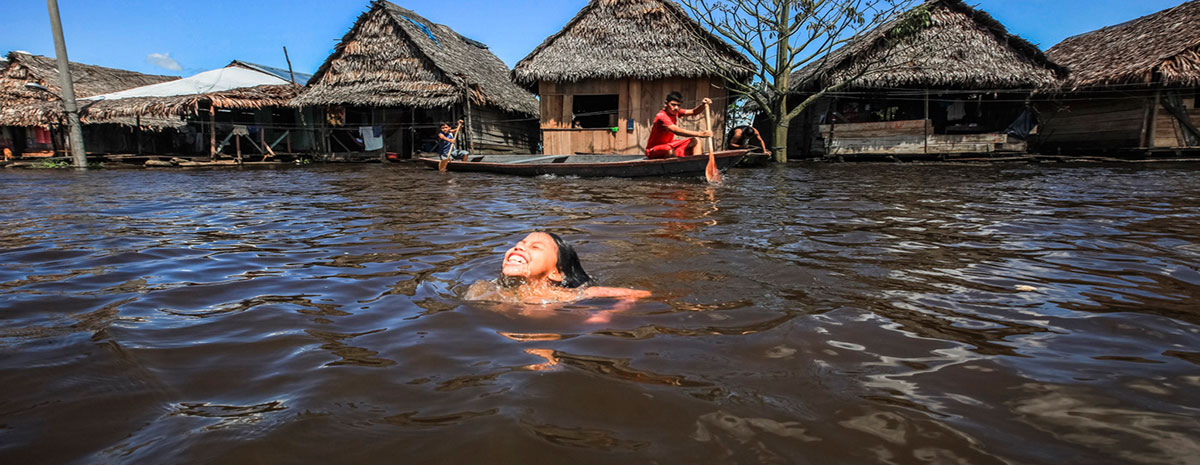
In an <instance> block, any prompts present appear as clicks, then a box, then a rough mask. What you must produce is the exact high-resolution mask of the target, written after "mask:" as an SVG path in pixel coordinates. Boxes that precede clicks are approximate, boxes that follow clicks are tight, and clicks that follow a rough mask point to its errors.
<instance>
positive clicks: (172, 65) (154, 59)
mask: <svg viewBox="0 0 1200 465" xmlns="http://www.w3.org/2000/svg"><path fill="white" fill-rule="evenodd" d="M146 63H150V64H152V65H154V66H157V67H159V68H163V69H169V70H171V71H182V70H183V67H182V66H179V62H178V61H175V59H174V58H171V54H170V53H151V54H149V55H146Z"/></svg>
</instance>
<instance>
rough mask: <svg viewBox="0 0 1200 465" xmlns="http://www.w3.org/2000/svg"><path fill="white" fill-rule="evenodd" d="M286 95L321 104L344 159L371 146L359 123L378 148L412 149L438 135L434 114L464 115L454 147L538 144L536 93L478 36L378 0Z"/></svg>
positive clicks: (329, 140)
mask: <svg viewBox="0 0 1200 465" xmlns="http://www.w3.org/2000/svg"><path fill="white" fill-rule="evenodd" d="M291 105H292V106H297V107H320V108H317V109H320V110H324V111H325V115H326V118H325V120H326V121H327V122H328V123H329V124H328V125H327V126H324V127H323V128H322V133H323V137H322V141H323V142H324V144H325V145H326V148H327V151H328V152H330V153H332V152H335V151H338V152H339V153H346V154H348V155H347V156H346V157H342V158H346V159H349V158H352V157H354V156H358V154H361V153H371V152H377V151H378V150H376V149H368V148H367V144H365V143H364V140H365V139H366V137H359V134H360V132H358V131H363V129H362V128H370V129H372V133H374V134H376V135H375V136H374V137H380V134H381V136H382V138H383V149H381V150H382V151H384V152H395V153H397V154H398V156H412V155H414V154H416V153H417V152H420V151H422V149H426V150H427V149H428V147H427V146H428V145H431V144H433V143H434V142H435V141H436V140H437V139H436V134H437V129H436V124H435V123H436V122H440V121H454V120H457V119H463V120H465V122H466V127H465V128H464V130H463V134H462V135H463V136H464V137H461V138H459V140H458V141H457V144H458V145H457V146H458V147H460V148H466V149H468V150H470V151H472V152H475V153H494V152H524V153H529V152H530V151H532V150H534V148H535V147H536V146H537V129H536V126H534V123H533V119H532V117H533V116H535V115H536V114H537V110H538V107H537V99H536V97H534V96H533V94H530V93H529V92H528V91H526V90H525V89H522V88H521V87H520V86H518V85H516V84H514V83H513V82H512V80H511V78H510V76H509V69H508V67H507V66H505V65H504V63H503V62H502V61H500V59H499V58H496V56H495V55H493V54H492V53H491V52H490V51H489V50H488V48H487V46H486V45H484V44H482V43H480V42H477V41H474V40H471V39H468V38H466V37H463V36H462V35H460V34H458V33H457V32H455V31H454V30H452V29H450V28H449V27H447V26H444V25H441V24H435V23H433V22H430V21H429V20H427V19H425V18H423V17H421V16H420V15H418V14H416V13H415V12H413V11H411V10H408V9H405V8H401V7H399V6H396V5H395V4H392V3H390V2H387V1H384V0H375V1H373V2H372V3H371V8H370V9H369V10H368V11H367V12H365V13H363V14H362V15H361V16H359V17H358V20H357V21H355V23H354V26H352V27H351V28H350V30H349V31H348V32H347V33H346V35H345V36H343V37H342V40H341V41H340V42H339V43H338V44H337V46H336V47H335V49H334V52H333V53H332V54H331V55H330V56H329V57H328V58H326V59H325V62H324V63H323V64H322V65H321V67H320V68H319V69H318V70H317V72H316V74H314V75H313V77H312V79H310V80H309V83H308V86H307V87H306V88H305V89H304V90H303V91H302V92H301V93H300V96H299V97H296V98H295V99H293V100H292V102H291ZM374 146H375V145H374V144H372V147H374ZM339 157H341V156H339ZM335 158H338V157H335Z"/></svg>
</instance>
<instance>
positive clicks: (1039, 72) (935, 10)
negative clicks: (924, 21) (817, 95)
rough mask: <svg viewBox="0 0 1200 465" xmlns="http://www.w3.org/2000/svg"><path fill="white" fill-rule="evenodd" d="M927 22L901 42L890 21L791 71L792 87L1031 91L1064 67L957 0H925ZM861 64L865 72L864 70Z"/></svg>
mask: <svg viewBox="0 0 1200 465" xmlns="http://www.w3.org/2000/svg"><path fill="white" fill-rule="evenodd" d="M917 8H921V9H925V10H927V11H928V12H929V14H930V19H931V24H929V26H928V27H926V28H924V29H922V30H920V31H919V32H916V33H914V34H910V35H908V36H906V37H904V38H902V39H899V40H892V39H891V37H892V34H893V31H894V30H895V29H896V27H897V26H899V25H900V24H901V21H902V17H897V18H896V19H893V20H890V21H888V22H886V23H885V24H883V25H881V26H880V27H878V28H876V29H874V30H872V31H869V32H867V33H865V34H863V35H862V36H860V37H859V38H857V39H856V40H854V41H852V42H851V43H849V44H846V45H845V46H843V47H841V48H839V49H837V50H835V51H833V52H832V53H830V54H829V55H828V56H827V57H825V58H822V59H819V60H817V61H814V62H812V63H810V64H809V65H808V66H805V67H804V68H802V69H800V70H799V71H797V72H795V73H794V74H792V76H791V80H790V86H791V88H792V90H793V91H794V92H795V91H806V90H815V89H820V88H825V87H829V86H832V85H835V84H843V83H846V81H847V80H850V79H853V81H852V82H850V83H849V84H846V87H847V88H857V89H863V88H880V89H889V88H898V87H906V88H926V89H929V88H956V89H1034V88H1039V87H1044V86H1047V85H1051V84H1053V83H1055V82H1056V81H1057V80H1058V79H1059V78H1060V77H1061V76H1063V75H1065V74H1066V69H1065V68H1063V67H1062V66H1059V65H1058V64H1055V63H1054V62H1052V61H1051V60H1050V59H1048V58H1047V57H1046V55H1045V54H1043V53H1042V51H1041V50H1039V49H1038V48H1037V46H1035V45H1033V44H1031V43H1029V42H1028V41H1026V40H1025V39H1022V38H1020V37H1018V36H1016V35H1013V34H1010V33H1009V32H1008V31H1007V30H1006V29H1005V28H1004V25H1002V24H1001V23H1000V22H999V21H996V19H994V18H992V16H991V15H989V14H987V13H986V12H983V11H980V10H977V9H975V8H972V7H970V6H968V5H967V4H966V3H964V2H962V1H961V0H928V1H926V2H924V3H923V4H921V5H920V6H918V7H917ZM864 70H867V71H864Z"/></svg>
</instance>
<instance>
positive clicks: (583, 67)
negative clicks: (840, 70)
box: [513, 0, 754, 88]
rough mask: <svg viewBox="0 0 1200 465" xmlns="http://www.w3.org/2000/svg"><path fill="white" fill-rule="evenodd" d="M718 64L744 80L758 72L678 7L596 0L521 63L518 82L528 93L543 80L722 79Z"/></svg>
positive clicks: (663, 0) (647, 0)
mask: <svg viewBox="0 0 1200 465" xmlns="http://www.w3.org/2000/svg"><path fill="white" fill-rule="evenodd" d="M649 31H653V33H650V32H649ZM719 64H721V65H723V66H725V67H727V68H729V67H742V68H744V69H745V71H744V72H743V73H739V74H740V76H738V77H741V78H745V77H749V76H750V75H751V74H752V73H753V70H754V67H753V65H752V64H751V63H750V61H749V60H747V59H746V57H745V56H743V55H742V54H741V53H739V52H737V51H736V50H734V48H733V47H732V46H730V45H729V44H727V43H725V42H724V41H723V40H721V39H719V38H717V37H716V36H714V35H712V33H710V32H708V31H706V30H704V29H703V28H701V27H700V25H699V24H698V23H696V21H695V20H693V19H692V18H690V17H689V16H688V15H687V13H686V12H685V11H684V10H683V8H682V7H680V6H679V5H678V4H676V3H675V2H673V1H671V0H592V1H591V2H589V3H588V4H587V6H585V7H583V9H582V10H580V11H579V13H578V14H576V15H575V17H574V18H572V19H571V20H570V21H568V22H567V25H566V26H564V27H563V28H562V30H560V31H559V32H558V33H556V34H554V35H552V36H550V37H548V38H546V40H545V41H544V42H542V44H541V45H538V46H537V48H535V49H533V51H532V52H530V53H529V55H528V56H526V57H525V58H524V59H522V60H521V61H520V62H518V63H517V65H516V66H515V67H513V77H514V78H515V80H516V81H517V82H518V83H520V84H522V85H524V86H527V87H529V88H536V87H537V84H538V82H539V81H550V82H560V83H561V82H578V81H583V80H586V79H601V80H616V79H638V80H643V81H651V80H657V79H668V78H700V77H720V76H722V75H723V73H722V71H721V68H720V67H719V66H718V65H719Z"/></svg>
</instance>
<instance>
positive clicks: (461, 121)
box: [450, 119, 463, 134]
mask: <svg viewBox="0 0 1200 465" xmlns="http://www.w3.org/2000/svg"><path fill="white" fill-rule="evenodd" d="M462 123H463V120H461V119H460V120H458V126H456V127H455V128H454V129H451V130H450V132H453V133H455V134H458V131H459V130H461V129H462Z"/></svg>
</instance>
